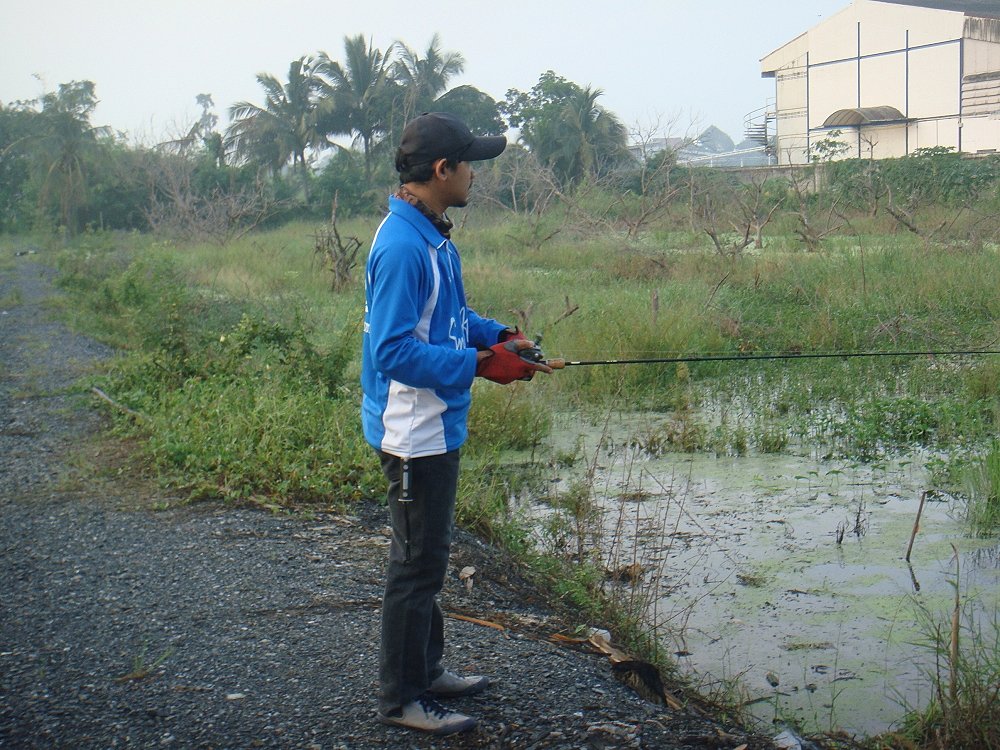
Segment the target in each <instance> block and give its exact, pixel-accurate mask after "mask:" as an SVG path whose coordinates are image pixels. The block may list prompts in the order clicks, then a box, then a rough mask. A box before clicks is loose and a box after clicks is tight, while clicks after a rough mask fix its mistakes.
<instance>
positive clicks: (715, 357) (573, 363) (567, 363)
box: [546, 349, 1000, 369]
mask: <svg viewBox="0 0 1000 750" xmlns="http://www.w3.org/2000/svg"><path fill="white" fill-rule="evenodd" d="M989 354H1000V350H996V349H949V350H926V351H894V352H813V353H808V352H807V353H793V352H788V353H784V354H691V355H683V356H677V357H648V358H636V359H550V360H546V362H547V364H548V365H549V366H550V367H552V368H554V369H562V368H563V367H593V366H600V365H666V364H679V363H681V362H754V361H763V360H789V359H857V358H861V357H948V356H978V355H989Z"/></svg>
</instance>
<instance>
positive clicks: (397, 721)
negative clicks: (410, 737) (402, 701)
mask: <svg viewBox="0 0 1000 750" xmlns="http://www.w3.org/2000/svg"><path fill="white" fill-rule="evenodd" d="M378 720H379V721H380V722H382V723H383V724H389V725H390V726H397V727H406V728H407V729H419V730H420V731H421V732H430V733H431V734H436V735H445V734H455V733H456V732H465V731H467V730H469V729H475V728H476V726H477V725H478V723H479V722H477V721H476V720H475V719H473V718H472V717H471V716H466V715H465V714H460V713H458V711H451V710H449V709H447V708H445V707H444V706H442V705H441V704H440V703H438V702H437V701H436V700H434V699H433V698H431V697H430V696H429V695H421V696H420V697H419V698H417V699H416V700H415V701H411V702H410V703H407V704H406V705H405V706H403V708H402V709H400V711H399V714H398V715H396V716H393V715H392V714H383V713H382V712H379V714H378Z"/></svg>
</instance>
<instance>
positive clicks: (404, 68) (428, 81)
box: [393, 34, 465, 122]
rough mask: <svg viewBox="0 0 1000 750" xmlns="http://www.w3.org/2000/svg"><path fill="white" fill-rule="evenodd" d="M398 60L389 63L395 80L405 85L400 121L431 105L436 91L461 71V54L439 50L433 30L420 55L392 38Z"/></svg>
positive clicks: (442, 89)
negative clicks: (396, 47) (397, 52)
mask: <svg viewBox="0 0 1000 750" xmlns="http://www.w3.org/2000/svg"><path fill="white" fill-rule="evenodd" d="M396 44H397V45H398V47H399V50H400V52H399V60H397V61H396V63H395V65H394V66H393V75H394V76H395V78H396V82H397V83H398V84H399V85H400V86H402V87H403V88H404V89H405V94H404V103H403V122H406V121H408V120H410V119H411V118H412V117H413V116H415V115H417V114H419V113H420V112H425V111H427V110H429V109H431V106H432V105H433V103H434V101H435V99H437V97H438V95H439V94H441V93H442V92H444V91H445V90H446V89H447V88H448V81H449V80H451V79H452V78H454V77H455V76H457V75H461V74H462V73H463V72H464V71H465V58H464V57H462V54H461V53H459V52H444V53H443V52H442V51H441V39H440V37H439V36H438V35H437V34H435V35H434V36H432V37H431V41H430V43H429V44H428V45H427V51H426V52H424V56H423V57H420V54H419V53H417V52H415V51H414V50H412V49H410V48H409V47H407V46H406V45H405V44H403V43H402V42H396Z"/></svg>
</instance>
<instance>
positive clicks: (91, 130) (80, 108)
mask: <svg viewBox="0 0 1000 750" xmlns="http://www.w3.org/2000/svg"><path fill="white" fill-rule="evenodd" d="M96 106H97V97H96V95H95V86H94V83H93V82H92V81H72V82H70V83H63V84H60V85H59V90H58V92H55V93H52V92H50V93H46V94H44V95H43V96H42V111H41V112H40V113H39V115H38V120H37V121H38V129H37V131H36V132H34V133H32V134H30V135H28V136H27V137H25V138H24V139H23V145H24V146H25V147H26V148H28V149H29V150H30V152H31V153H32V154H33V157H34V158H33V159H32V161H33V163H34V168H35V172H36V175H37V176H38V179H39V183H40V186H41V187H40V190H39V202H40V203H43V204H44V203H46V202H48V201H49V199H50V198H51V197H52V196H53V195H55V198H56V200H57V201H58V203H59V219H60V221H61V223H62V225H63V226H64V227H65V228H66V231H67V232H68V233H69V234H74V233H75V232H76V231H77V229H78V228H79V227H78V226H77V224H78V212H79V209H80V206H81V204H82V203H83V201H84V198H85V192H86V185H87V179H86V177H87V175H86V172H87V167H86V165H87V161H88V159H89V158H90V157H91V156H92V155H93V154H95V153H96V151H97V149H98V146H99V137H100V136H102V135H106V134H108V133H109V132H110V131H109V129H108V128H106V127H93V126H92V125H91V124H90V115H91V114H92V113H93V111H94V108H95V107H96Z"/></svg>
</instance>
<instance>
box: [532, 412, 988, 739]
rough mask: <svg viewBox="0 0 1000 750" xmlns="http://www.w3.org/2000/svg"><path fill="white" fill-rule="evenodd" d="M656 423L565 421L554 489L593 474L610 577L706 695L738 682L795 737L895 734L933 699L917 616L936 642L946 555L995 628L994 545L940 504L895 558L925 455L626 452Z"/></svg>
mask: <svg viewBox="0 0 1000 750" xmlns="http://www.w3.org/2000/svg"><path fill="white" fill-rule="evenodd" d="M650 420H655V417H651V416H641V415H638V416H637V415H631V416H621V417H618V418H616V419H614V420H612V421H611V422H608V423H607V424H601V425H600V426H595V425H592V424H589V423H587V422H585V421H584V420H581V419H579V418H577V417H572V416H564V417H561V418H560V419H559V423H558V424H557V428H556V430H555V431H554V435H553V440H554V443H555V445H556V448H557V450H561V451H564V452H566V451H572V450H573V449H574V447H575V446H579V455H580V456H581V460H580V461H579V462H578V463H577V465H576V466H574V467H573V468H571V469H565V470H564V471H563V474H562V475H561V476H560V477H559V478H558V479H557V480H555V481H556V484H557V488H556V489H557V491H558V489H559V488H560V487H562V488H565V487H566V486H569V484H570V483H571V482H572V481H574V480H577V481H578V480H579V477H580V476H581V475H582V474H583V473H584V472H585V471H587V470H588V469H589V470H590V471H591V472H592V478H593V480H592V481H593V485H592V486H593V487H594V491H595V494H596V495H597V497H596V500H597V503H598V506H599V509H600V522H599V524H597V526H598V528H599V529H600V536H601V539H600V541H599V542H598V544H599V545H600V549H601V550H602V553H601V554H602V556H603V557H604V562H605V564H606V566H607V567H608V569H609V570H618V569H621V568H623V567H624V566H626V565H630V564H633V563H638V564H639V565H641V566H642V571H643V572H642V577H641V579H640V580H639V581H638V583H637V584H636V589H637V590H638V591H640V592H642V593H644V594H645V595H646V596H648V597H649V599H650V608H649V614H650V616H651V617H654V618H655V620H656V623H657V625H658V626H659V632H660V633H661V635H662V637H663V640H664V645H665V646H666V647H667V648H668V649H669V650H670V651H671V652H673V653H675V654H677V655H678V656H677V661H678V663H679V664H680V667H681V669H682V670H685V671H687V672H689V673H690V674H691V675H692V676H693V678H694V681H695V682H696V683H698V684H701V685H702V686H704V688H706V689H711V688H712V687H713V685H720V684H722V683H724V682H726V681H734V680H735V681H736V683H737V684H738V685H739V687H740V691H741V692H742V693H743V694H744V695H745V698H746V701H747V704H748V706H749V707H750V710H751V711H752V712H753V713H754V715H756V716H757V717H759V718H760V719H762V720H764V721H771V720H773V719H775V716H776V715H777V716H778V717H779V718H781V719H783V720H788V721H792V722H794V723H795V724H797V725H798V726H800V727H801V728H803V729H804V730H807V731H826V730H832V729H841V730H845V731H848V732H850V733H853V734H858V735H871V734H875V733H878V732H881V731H884V730H886V729H888V728H890V727H891V726H892V724H893V723H894V722H897V721H898V720H899V719H900V718H901V717H902V716H903V714H904V713H905V712H906V710H907V709H910V708H913V707H917V706H922V705H923V704H924V703H925V702H926V701H927V699H928V698H929V697H930V696H931V692H932V686H931V683H930V682H929V680H928V679H927V670H928V669H932V668H933V664H934V658H933V653H932V651H931V650H930V649H928V648H926V647H920V646H917V645H914V644H915V643H919V642H921V641H925V640H926V636H927V632H928V630H927V628H926V626H924V625H922V624H921V623H922V622H924V621H925V620H926V618H925V617H924V616H923V615H922V614H921V613H930V615H931V616H932V618H933V621H934V622H936V623H940V624H942V627H943V628H944V632H945V633H947V632H948V629H949V626H950V625H949V623H950V617H951V610H952V608H953V607H954V598H955V583H956V560H955V552H954V550H953V547H952V545H954V547H955V548H957V550H958V552H959V555H958V570H959V573H958V579H957V580H958V584H959V590H960V592H961V597H962V600H963V602H964V608H965V611H966V614H967V615H968V616H969V617H972V618H978V617H980V616H981V615H986V617H985V621H986V622H987V624H988V625H989V624H990V623H995V622H996V620H995V613H996V611H997V608H998V605H1000V586H998V584H1000V545H998V543H997V541H996V540H995V539H994V540H980V539H974V538H970V537H969V536H967V534H966V527H965V525H964V523H963V521H962V520H961V519H960V518H958V517H956V516H957V514H956V512H955V511H956V509H955V508H954V507H953V506H952V504H950V503H949V502H943V501H940V500H934V501H928V502H927V503H926V504H925V507H924V510H923V515H922V520H921V523H920V531H919V533H918V534H917V536H916V538H915V541H914V545H913V549H912V554H911V564H909V565H908V564H907V562H906V560H905V559H904V558H905V555H906V551H907V546H908V544H909V541H910V537H911V533H912V530H913V526H914V521H915V518H916V514H917V510H918V506H919V503H920V497H921V494H922V493H923V491H924V490H925V489H926V488H927V487H928V483H927V475H926V472H925V470H924V468H923V461H922V460H920V459H919V457H918V458H910V459H909V460H907V459H905V458H897V459H896V460H893V461H889V462H884V463H881V464H860V463H856V462H846V461H830V460H822V459H820V458H818V457H816V456H813V455H809V454H808V453H806V454H804V455H786V454H782V455H758V456H745V457H713V456H706V455H702V454H697V455H687V454H676V453H669V454H664V455H660V456H655V455H650V454H649V453H647V452H645V451H642V450H640V449H638V448H636V447H634V446H632V445H630V444H631V443H632V440H631V438H632V436H634V435H636V434H637V433H638V432H639V431H641V430H643V429H645V428H644V426H643V423H644V422H648V421H650ZM609 446H610V447H609ZM534 512H536V513H539V514H543V515H544V514H547V513H551V512H552V511H551V510H550V509H546V508H545V506H541V505H536V506H535V508H534ZM632 570H635V569H634V568H633V569H632ZM621 585H624V584H621ZM990 626H991V625H990ZM774 683H776V685H774Z"/></svg>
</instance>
